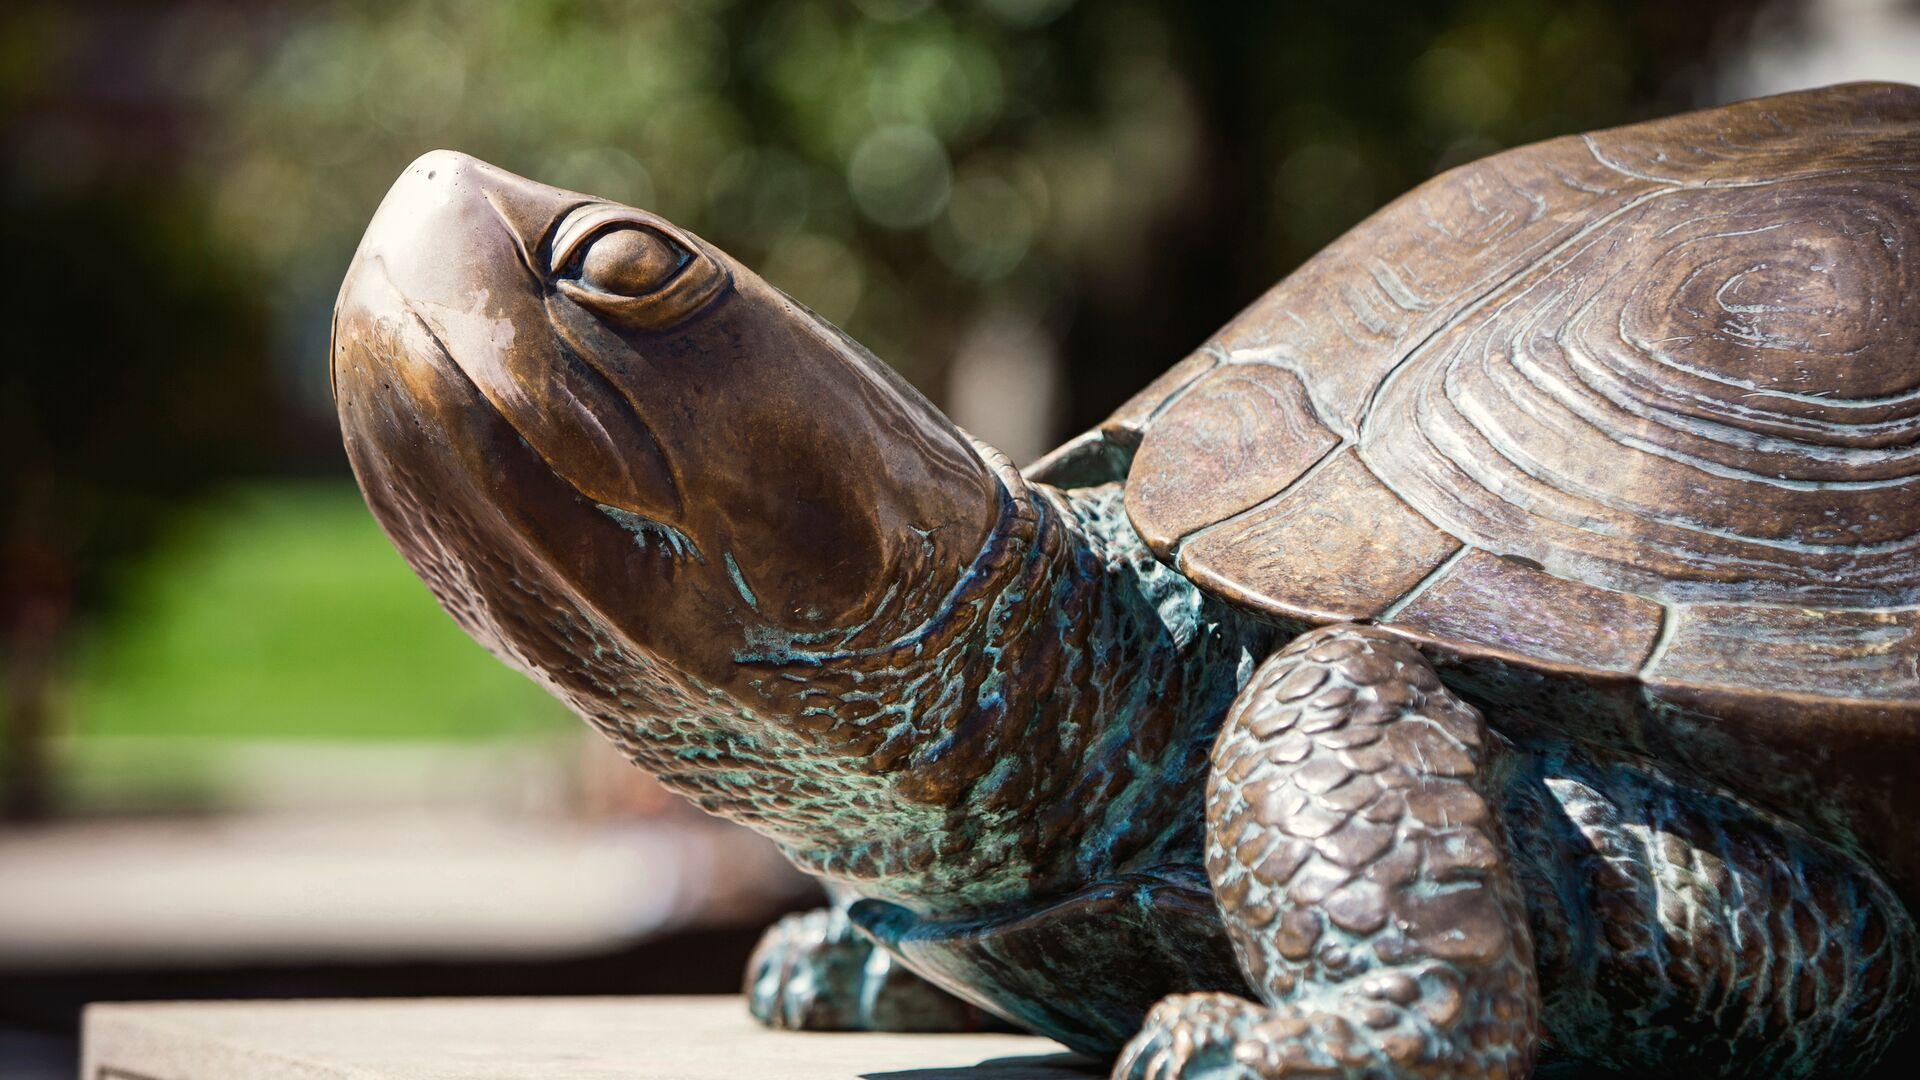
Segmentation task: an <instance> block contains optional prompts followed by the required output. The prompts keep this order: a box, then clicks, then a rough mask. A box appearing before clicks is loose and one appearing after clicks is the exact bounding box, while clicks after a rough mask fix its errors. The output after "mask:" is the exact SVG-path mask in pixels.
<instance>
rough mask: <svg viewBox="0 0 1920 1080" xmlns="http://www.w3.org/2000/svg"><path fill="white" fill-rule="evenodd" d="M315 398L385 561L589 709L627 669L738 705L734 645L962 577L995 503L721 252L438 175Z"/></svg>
mask: <svg viewBox="0 0 1920 1080" xmlns="http://www.w3.org/2000/svg"><path fill="white" fill-rule="evenodd" d="M332 375H333V386H334V399H335V403H336V405H337V407H338V410H339V413H340V419H341V424H342V428H343V431H344V435H345V439H346V446H347V451H348V454H349V457H350V459H351V460H352V463H353V467H354V471H355V474H356V476H357V477H358V478H359V481H360V484H361V486H362V488H363V490H364V491H365V493H366V495H367V499H368V502H369V504H370V505H371V507H372V508H373V510H374V512H375V514H376V516H378V517H379V518H380V520H381V522H382V524H383V526H384V527H385V528H386V530H387V532H388V534H389V535H390V536H391V537H392V538H393V540H394V542H395V543H396V545H397V546H398V547H399V548H400V550H401V551H402V553H403V554H405V555H406V557H407V559H408V561H409V562H411V563H412V564H413V566H414V568H415V570H416V571H418V572H419V573H420V575H421V576H422V577H423V578H425V579H426V581H427V582H428V584H429V586H430V587H431V588H432V589H433V590H434V592H435V594H436V595H437V596H438V598H439V599H440V601H441V603H442V604H443V606H445V607H446V608H447V609H448V611H449V612H450V613H451V614H453V616H454V617H455V618H456V619H457V620H459V621H460V622H461V624H462V625H463V626H465V627H466V629H467V630H468V631H469V632H470V633H472V634H473V635H474V636H475V637H476V638H479V639H480V640H481V642H482V643H483V644H486V645H488V646H489V647H490V648H492V649H493V650H494V651H495V652H496V653H497V654H499V655H501V656H502V657H503V658H505V659H507V660H509V662H512V663H514V664H515V665H516V666H519V667H521V668H522V669H524V670H528V671H530V672H531V673H533V674H535V675H536V676H537V677H541V678H543V679H544V680H545V681H548V682H549V684H550V685H552V686H553V687H554V688H555V689H556V690H558V691H560V692H561V693H562V695H563V696H565V697H568V698H569V699H570V700H572V701H573V702H574V703H575V704H576V707H580V708H582V709H583V710H584V709H601V708H613V707H614V706H611V705H608V704H607V701H610V700H613V699H614V698H616V697H617V696H618V695H617V694H616V693H615V691H614V690H613V689H611V688H610V687H608V686H607V685H604V684H607V683H618V682H622V681H629V682H630V681H631V680H632V677H633V675H634V671H633V670H632V669H634V668H638V669H640V670H641V671H642V673H651V675H650V677H655V678H670V677H671V676H672V675H674V674H678V675H680V676H684V677H685V678H684V679H682V680H681V682H682V683H683V684H685V685H693V684H696V683H697V685H699V686H701V687H704V688H707V689H709V690H711V689H712V688H715V687H717V688H719V689H720V690H722V691H727V690H730V689H732V690H737V689H739V688H741V687H743V686H744V685H745V683H746V682H747V677H746V676H745V675H743V674H742V673H741V672H740V670H739V668H740V664H739V656H740V654H741V650H742V643H743V642H747V641H752V640H765V639H766V636H767V635H768V634H789V635H801V636H804V635H810V634H812V635H817V634H822V633H827V632H830V631H831V630H832V629H833V628H835V627H844V626H849V625H853V624H855V623H857V622H860V621H861V620H863V619H866V618H869V617H870V615H871V612H872V611H873V609H875V608H876V606H877V605H880V604H882V603H883V597H884V596H886V595H887V594H888V593H889V591H890V587H891V586H893V585H894V584H895V583H897V582H898V581H899V580H900V579H901V578H902V577H904V576H908V575H918V576H920V577H923V578H930V579H932V580H934V581H938V580H942V579H944V580H948V581H951V580H956V579H957V578H958V577H959V575H960V574H962V573H963V572H964V569H965V567H966V566H967V565H968V564H969V562H970V561H971V560H973V559H974V558H975V557H976V555H977V554H978V552H979V551H980V549H981V546H982V544H983V543H984V542H985V541H986V539H987V537H988V535H989V533H990V532H991V530H992V529H993V527H994V523H995V521H996V519H997V514H998V513H999V508H1000V506H1001V504H1002V493H1001V488H1000V484H999V481H998V480H997V479H996V478H995V475H994V472H993V470H992V468H991V467H990V466H989V465H988V463H987V462H986V461H984V460H983V459H982V457H981V456H980V455H979V454H978V453H977V452H976V451H975V449H974V448H973V446H972V445H971V443H970V441H969V440H968V439H967V438H966V437H965V436H964V435H963V434H962V433H961V432H960V431H959V430H958V429H957V428H955V427H954V426H953V425H952V424H951V423H950V422H949V421H948V420H947V419H946V418H945V417H944V416H942V415H941V414H940V413H939V411H938V410H937V409H935V408H934V407H933V406H932V405H930V404H929V403H928V402H927V401H926V400H925V399H924V398H922V397H921V396H920V395H919V394H918V393H916V392H915V391H914V390H913V389H912V388H911V387H910V386H908V385H907V384H906V383H905V382H904V381H902V380H901V379H900V378H899V377H898V376H896V375H895V374H894V373H893V372H892V371H891V370H889V369H888V368H887V367H886V365H884V364H882V363H880V362H879V361H877V360H875V359H874V358H873V357H872V356H871V355H870V354H869V353H868V352H866V350H864V349H862V348H861V347H860V346H859V345H858V344H856V343H854V342H853V341H852V340H850V339H849V338H847V337H846V336H845V335H843V334H842V333H840V332H839V331H838V330H836V329H835V328H834V327H832V326H831V325H829V324H828V323H826V322H824V321H823V320H821V319H820V318H819V317H817V316H815V315H814V314H813V313H812V312H810V311H808V310H807V309H806V308H805V307H803V306H801V305H800V304H798V303H796V302H794V301H793V300H791V299H789V298H788V297H787V296H785V295H784V294H782V293H781V292H780V291H779V290H777V289H775V288H773V287H772V286H770V285H768V284H767V283H766V282H765V281H762V280H761V279H760V278H759V277H758V276H756V275H755V274H754V273H753V272H752V271H750V270H748V269H746V268H745V267H743V266H742V265H740V264H739V263H737V262H735V261H734V260H733V259H732V258H730V257H728V256H727V255H726V254H725V253H724V252H721V251H719V250H717V249H716V248H714V247H713V246H712V245H710V244H708V243H706V242H704V241H702V240H701V239H700V238H699V237H697V236H694V235H693V234H691V233H689V232H687V231H686V230H684V229H680V228H677V227H676V226H674V225H672V224H671V223H669V222H667V221H665V220H663V219H661V218H660V217H658V216H656V215H654V214H650V213H648V212H646V211H643V210H637V209H634V208H632V207H627V206H621V205H617V204H613V203H609V202H606V201H604V200H600V199H595V198H592V197H590V196H586V195H581V194H577V193H574V192H570V191H562V190H559V189H557V188H552V187H547V186H544V185H541V184H537V183H534V182H532V181H529V180H526V179H523V178H521V177H518V176H515V175H513V174H511V173H508V172H505V171H503V170H501V169H497V168H494V167H493V166H490V165H487V164H485V163H483V162H480V161H477V160H475V159H473V158H470V157H466V156H464V155H461V154H456V153H451V152H446V151H437V152H434V153H430V154H427V155H426V156H424V157H422V158H420V159H419V160H418V161H416V162H414V163H413V164H412V165H411V166H409V167H408V168H407V170H406V172H405V173H404V174H402V176H401V177H400V179H399V180H398V181H397V182H396V183H395V184H394V186H393V189H392V190H391V191H390V192H389V193H388V195H387V197H386V200H385V201H384V202H383V203H382V204H381V206H380V209H379V211H378V212H377V214H376V215H375V217H374V219H373V222H372V224H371V225H370V226H369V227H368V229H367V233H366V236H365V238H364V239H363V240H362V242H361V245H360V248H359V251H358V253H357V254H356V255H355V257H354V260H353V264H352V267H351V269H350V270H349V271H348V274H347V277H346V281H345V283H344V285H343V286H342V288H341V292H340V298H339V302H338V305H337V307H336V309H335V314H334V336H333V345H332ZM609 656H613V657H620V658H623V659H621V660H619V661H618V662H617V663H616V662H614V661H609V660H607V659H606V658H607V657H609ZM610 665H611V667H610Z"/></svg>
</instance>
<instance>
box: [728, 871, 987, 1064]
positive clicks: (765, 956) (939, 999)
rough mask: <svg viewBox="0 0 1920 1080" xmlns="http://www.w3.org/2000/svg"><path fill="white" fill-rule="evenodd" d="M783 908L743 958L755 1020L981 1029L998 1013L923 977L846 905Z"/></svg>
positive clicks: (780, 1024)
mask: <svg viewBox="0 0 1920 1080" xmlns="http://www.w3.org/2000/svg"><path fill="white" fill-rule="evenodd" d="M834 899H835V903H834V905H833V906H832V907H825V908H818V909H816V910H814V911H807V912H801V913H800V914H797V915H789V916H787V917H786V918H784V919H781V920H780V921H779V922H777V923H774V924H773V926H771V927H769V928H768V930H767V932H766V934H764V935H763V936H762V937H761V938H760V944H759V945H758V946H757V947H755V948H754V950H753V958H752V959H751V960H749V961H748V962H747V976H746V995H747V1009H748V1011H749V1012H751V1013H752V1014H753V1017H754V1019H756V1020H758V1021H760V1022H761V1023H763V1024H765V1025H767V1026H768V1027H775V1028H790V1029H793V1030H796V1031H980V1030H997V1029H999V1028H1000V1027H1001V1024H1000V1022H999V1021H998V1020H996V1019H994V1018H992V1017H990V1016H988V1015H986V1014H985V1013H983V1012H981V1011H980V1010H979V1009H977V1008H975V1007H973V1006H972V1005H969V1004H967V1003H966V1002H963V1001H961V1000H960V999H959V998H956V997H954V996H953V995H951V994H949V993H947V992H946V991H944V990H941V989H940V988H938V987H936V986H934V985H933V984H932V983H930V982H927V981H926V980H925V979H922V978H921V977H920V976H918V975H915V974H914V973H912V972H911V971H908V970H907V969H906V968H904V967H901V966H900V964H899V962H898V961H897V960H895V959H894V958H893V957H892V956H891V955H889V954H888V953H887V952H886V951H885V950H884V949H880V948H878V947H876V946H875V945H874V944H873V942H871V941H868V940H867V939H866V938H865V937H863V936H862V935H861V934H860V932H859V931H858V930H856V929H855V928H854V926H853V924H852V923H851V922H849V921H848V920H847V913H846V906H845V904H844V903H842V902H841V899H842V898H840V897H835V898H834Z"/></svg>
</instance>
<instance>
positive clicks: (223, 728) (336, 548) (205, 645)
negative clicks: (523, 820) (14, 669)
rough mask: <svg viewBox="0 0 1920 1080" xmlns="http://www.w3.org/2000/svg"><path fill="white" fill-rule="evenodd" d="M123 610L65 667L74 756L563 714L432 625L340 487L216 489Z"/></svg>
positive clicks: (346, 487) (464, 731)
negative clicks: (119, 742) (96, 745)
mask: <svg viewBox="0 0 1920 1080" xmlns="http://www.w3.org/2000/svg"><path fill="white" fill-rule="evenodd" d="M124 596H125V603H124V604H123V605H121V607H120V608H119V609H118V611H117V612H116V613H115V614H113V615H111V616H109V617H108V618H107V619H105V620H102V621H101V622H99V623H98V624H96V626H95V628H94V630H93V632H92V633H91V634H90V635H89V636H88V638H87V639H86V640H85V641H83V642H82V644H81V647H80V650H79V656H78V661H77V664H76V666H75V668H74V669H73V671H72V678H71V680H70V683H69V685H70V686H71V687H72V690H71V696H70V698H69V703H70V705H71V712H70V713H69V716H71V718H72V728H71V730H72V731H73V733H74V735H75V736H77V738H78V740H79V741H81V742H85V741H86V740H88V739H90V738H93V737H110V736H111V737H118V736H137V737H167V736H190V737H197V738H216V739H218V738H235V739H250V740H251V739H275V738H288V739H457V740H470V739H488V738H497V737H501V736H510V735H516V734H522V733H525V734H536V735H537V734H542V733H545V734H551V733H553V731H554V730H555V726H556V723H557V722H558V720H559V719H560V718H561V717H562V715H563V714H564V710H563V709H562V707H561V706H560V705H559V704H558V703H556V702H555V701H554V700H553V699H551V698H549V697H548V696H547V695H546V693H545V692H543V691H542V690H540V689H539V688H538V687H537V686H535V685H534V684H533V683H532V682H531V681H529V680H527V679H526V678H525V677H523V676H521V675H519V674H518V673H516V672H514V671H511V670H510V669H508V668H507V667H506V666H505V665H503V664H501V663H499V662H498V661H496V660H495V659H493V657H491V656H489V655H487V654H486V652H485V651H484V650H482V649H481V648H480V647H479V646H478V645H475V644H474V643H473V642H472V641H471V640H470V639H468V638H467V636H466V635H465V634H464V633H462V632H461V631H460V629H459V628H458V627H457V626H455V625H454V623H453V621H452V620H451V619H449V618H448V617H447V616H446V615H445V614H444V613H442V612H441V611H440V609H439V607H438V606H437V605H436V604H435V603H434V601H433V598H432V597H431V596H430V595H429V594H428V592H427V590H426V588H425V586H423V585H422V584H421V583H420V582H419V581H418V580H417V579H416V578H414V576H413V573H412V572H411V571H410V570H409V569H408V568H407V565H406V563H405V562H404V561H402V560H401V558H400V556H399V554H398V553H397V552H395V551H394V550H393V548H392V546H391V545H389V544H388V543H387V539H386V537H385V536H384V535H383V534H382V533H381V532H380V529H379V526H377V525H376V524H375V523H374V520H373V517H372V516H371V515H370V514H369V513H368V511H367V509H366V506H365V505H364V504H363V503H362V502H361V501H360V495H359V492H358V491H357V490H355V488H354V487H353V485H352V484H350V483H323V482H303V483H292V484H285V483H283V484H275V485H269V486H252V487H244V488H237V489H234V490H231V491H229V492H227V493H225V494H224V495H221V496H219V497H217V498H215V499H213V500H211V501H210V502H209V503H208V504H207V505H206V506H205V507H204V508H202V509H201V510H199V511H197V512H194V513H191V514H189V515H187V516H186V518H185V521H184V524H183V525H181V526H180V528H179V529H178V530H177V531H176V532H175V533H174V534H173V535H172V536H171V537H170V538H169V539H168V540H167V542H165V543H164V544H163V545H162V546H161V547H160V548H159V550H158V551H157V552H156V553H155V554H154V556H153V557H152V558H150V559H149V560H147V561H146V562H145V564H144V565H142V566H141V567H139V569H138V571H137V574H136V576H135V577H134V579H133V580H131V581H130V582H128V586H127V589H126V591H125V593H124Z"/></svg>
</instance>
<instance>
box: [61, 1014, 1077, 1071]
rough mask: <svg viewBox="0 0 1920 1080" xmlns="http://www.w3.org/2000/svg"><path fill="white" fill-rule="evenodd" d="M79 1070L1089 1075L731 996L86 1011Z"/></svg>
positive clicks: (1048, 1061) (1006, 1042)
mask: <svg viewBox="0 0 1920 1080" xmlns="http://www.w3.org/2000/svg"><path fill="white" fill-rule="evenodd" d="M83 1054H84V1064H83V1066H82V1070H81V1074H80V1075H81V1077H82V1080H1095V1078H1099V1077H1104V1076H1105V1073H1106V1070H1105V1067H1104V1066H1102V1065H1099V1064H1096V1063H1093V1062H1088V1061H1086V1060H1084V1059H1082V1058H1077V1057H1074V1056H1072V1055H1070V1054H1067V1053H1065V1052H1064V1051H1062V1049H1061V1048H1060V1046H1059V1044H1057V1043H1054V1042H1051V1041H1049V1040H1047V1039H1041V1038H1035V1037H1032V1036H1025V1035H880V1034H868V1033H848V1034H840V1033H822V1032H787V1031H769V1030H767V1029H765V1028H762V1027H760V1026H759V1025H758V1024H756V1023H754V1022H753V1021H752V1020H751V1019H749V1018H748V1016H747V1010H746V1006H745V1005H744V1004H743V1003H742V1002H741V1001H740V999H739V998H737V997H654V998H464V999H393V1000H364V1001H273V1002H258V1001H246V1002H238V1001H236V1002H163V1003H152V1004H147V1003H141V1004H102V1005H94V1006H90V1007H89V1008H88V1009H87V1015H86V1025H85V1035H84V1048H83Z"/></svg>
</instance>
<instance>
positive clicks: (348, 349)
mask: <svg viewBox="0 0 1920 1080" xmlns="http://www.w3.org/2000/svg"><path fill="white" fill-rule="evenodd" d="M594 201H595V200H593V199H592V198H590V197H588V196H585V195H581V194H578V193H576V192H571V191H564V190H562V189H559V188H553V187H548V186H546V185H544V184H538V183H535V182H533V181H531V180H527V179H525V178H523V177H519V176H515V175H514V174H512V173H509V172H507V171H505V170H504V169H499V168H496V167H494V166H492V165H488V164H487V163H485V162H483V161H479V160H477V159H475V158H471V157H468V156H467V155H465V154H460V153H455V152H453V151H449V150H436V151H433V152H432V153H429V154H425V155H423V156H422V157H420V158H419V159H418V160H417V161H415V162H414V163H413V164H412V165H410V166H408V167H407V170H406V171H405V172H404V173H402V174H401V176H400V178H399V179H398V180H397V181H395V183H394V185H393V188H392V189H391V190H390V191H389V192H388V193H387V197H386V199H385V200H384V201H383V202H382V203H381V204H380V209H379V210H378V211H377V212H376V213H375V214H374V218H373V221H372V223H371V224H369V225H368V226H367V231H366V235H365V236H364V238H363V239H362V240H361V242H360V248H359V250H358V252H356V253H355V255H354V260H353V264H352V266H351V267H350V268H349V270H348V272H347V277H346V280H345V282H344V283H343V284H342V286H341V290H340V299H339V302H338V304H337V305H336V306H335V314H334V347H333V350H332V379H333V385H334V397H335V403H336V405H337V406H338V407H340V409H341V413H342V419H343V420H347V419H348V417H347V411H348V410H347V406H346V402H347V399H348V398H349V397H357V398H358V399H359V400H363V401H364V400H366V399H367V398H368V397H369V396H377V395H378V394H381V393H388V394H390V393H391V392H392V391H394V390H395V389H396V388H401V389H404V390H405V391H406V392H407V393H408V396H409V397H411V398H412V399H413V400H414V402H416V403H419V404H424V405H425V406H427V407H425V408H416V409H413V410H409V411H411V412H412V413H413V414H414V415H411V416H407V415H401V416H398V417H397V420H398V421H399V422H403V423H405V424H408V425H411V426H414V427H418V426H419V419H420V417H419V415H418V414H419V413H420V412H428V413H431V412H433V411H434V409H433V407H432V405H433V402H432V401H430V400H426V399H431V398H432V397H433V396H434V395H436V394H438V395H442V396H444V395H445V393H446V390H445V389H444V385H445V382H446V379H447V376H448V375H449V374H455V373H457V376H458V379H457V380H456V381H458V382H460V383H463V384H465V387H466V388H467V389H468V390H470V392H471V393H475V394H478V395H479V397H481V398H483V399H484V400H485V402H486V403H487V404H488V405H490V406H491V407H492V409H493V410H494V411H496V412H497V413H498V414H499V415H500V417H502V418H503V419H505V420H506V422H507V423H508V424H510V425H512V426H513V428H514V429H515V430H516V431H517V432H518V434H519V436H520V438H522V439H523V440H525V442H526V444H527V445H528V446H529V447H531V448H532V450H533V451H534V452H535V453H536V454H538V455H539V457H540V458H542V459H543V460H544V461H545V462H546V463H547V465H548V466H549V467H550V468H552V469H553V470H554V471H555V472H556V473H558V474H560V475H561V476H562V478H564V479H565V480H566V481H567V482H568V483H569V484H571V485H572V486H573V487H574V488H576V489H577V490H579V491H580V492H581V494H583V495H585V496H586V497H587V498H589V499H591V500H593V501H594V502H597V503H600V504H602V505H605V506H610V507H614V508H616V509H619V510H623V511H626V512H628V513H631V514H636V515H639V516H641V517H645V518H649V519H658V520H667V521H671V520H673V519H674V518H676V517H677V515H678V512H679V510H680V501H679V498H678V493H677V487H676V484H675V482H674V479H673V477H672V475H671V473H670V470H669V468H668V465H667V462H666V461H665V459H664V457H663V456H662V454H661V451H660V448H659V447H658V445H657V444H656V443H655V442H654V440H653V438H652V435H651V433H650V431H649V427H648V425H647V424H646V423H645V422H644V421H643V420H642V418H641V417H640V416H639V415H638V414H637V413H636V412H635V410H634V408H633V404H632V403H631V402H630V401H629V400H628V399H627V397H626V396H624V395H623V394H621V393H620V392H619V391H618V390H617V389H616V388H614V387H613V386H611V385H610V384H608V383H607V381H606V380H605V379H604V378H603V377H602V376H601V375H599V374H598V373H597V372H595V371H594V370H593V369H592V368H591V367H590V366H588V365H584V364H581V363H579V362H577V361H576V360H574V359H573V358H572V357H571V356H570V355H569V353H568V350H567V346H566V345H565V343H564V342H563V341H562V340H561V338H560V337H559V335H557V334H556V333H555V332H554V329H553V325H552V321H551V318H550V315H549V309H548V298H549V296H550V295H551V289H550V287H549V283H548V274H547V272H546V268H545V265H544V260H545V246H546V245H547V243H548V242H549V239H550V235H551V233H552V230H553V228H554V226H555V223H556V222H558V221H559V219H560V218H561V217H562V216H563V215H565V214H566V213H567V212H568V211H570V210H572V209H574V208H576V207H579V206H582V205H585V204H588V203H591V202H594ZM447 368H451V369H453V370H452V372H449V371H447V370H444V369H447ZM355 391H357V394H356V393H355ZM440 404H441V405H445V404H447V403H445V402H441V403H440ZM366 434H367V435H368V436H370V438H371V441H373V442H376V443H381V442H386V441H389V440H390V439H391V438H393V437H394V436H396V435H402V434H404V433H395V432H381V431H367V432H366Z"/></svg>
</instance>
